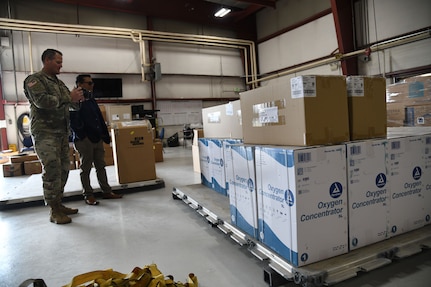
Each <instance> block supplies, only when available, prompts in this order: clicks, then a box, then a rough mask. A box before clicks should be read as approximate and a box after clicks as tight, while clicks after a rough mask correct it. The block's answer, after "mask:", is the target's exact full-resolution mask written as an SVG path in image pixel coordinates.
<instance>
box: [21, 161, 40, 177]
mask: <svg viewBox="0 0 431 287" xmlns="http://www.w3.org/2000/svg"><path fill="white" fill-rule="evenodd" d="M38 173H42V164H41V162H40V161H39V160H32V161H25V162H24V174H26V175H31V174H38Z"/></svg>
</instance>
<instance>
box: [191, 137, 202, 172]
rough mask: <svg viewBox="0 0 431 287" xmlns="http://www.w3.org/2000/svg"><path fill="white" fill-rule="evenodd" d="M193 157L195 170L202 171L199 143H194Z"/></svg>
mask: <svg viewBox="0 0 431 287" xmlns="http://www.w3.org/2000/svg"><path fill="white" fill-rule="evenodd" d="M198 143H199V142H198ZM192 158H193V171H194V172H197V173H200V172H201V164H200V160H199V145H192Z"/></svg>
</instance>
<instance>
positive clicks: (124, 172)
mask: <svg viewBox="0 0 431 287" xmlns="http://www.w3.org/2000/svg"><path fill="white" fill-rule="evenodd" d="M111 134H112V139H113V140H112V149H113V153H114V165H115V170H116V176H117V181H118V183H120V184H123V183H132V182H139V181H145V180H153V179H156V167H155V158H154V150H153V137H152V132H151V125H150V124H149V123H148V122H147V121H130V122H120V123H118V124H117V125H116V127H115V128H113V129H111Z"/></svg>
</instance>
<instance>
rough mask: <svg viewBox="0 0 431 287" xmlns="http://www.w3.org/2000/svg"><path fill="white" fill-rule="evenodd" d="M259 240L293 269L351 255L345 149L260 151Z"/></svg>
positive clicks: (258, 184)
mask: <svg viewBox="0 0 431 287" xmlns="http://www.w3.org/2000/svg"><path fill="white" fill-rule="evenodd" d="M256 183H257V186H258V188H257V189H258V218H259V236H260V238H259V239H260V240H261V241H262V242H264V243H265V244H266V245H267V246H269V247H270V248H271V249H273V250H274V251H276V252H277V253H278V254H279V255H281V256H282V257H283V258H284V259H286V260H288V261H289V262H290V263H291V264H292V265H293V266H304V265H307V264H310V263H313V262H317V261H321V260H324V259H327V258H330V257H334V256H337V255H340V254H343V253H347V251H348V234H347V233H348V221H347V216H348V211H347V182H346V148H345V145H332V146H315V147H271V146H256Z"/></svg>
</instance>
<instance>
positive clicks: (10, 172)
mask: <svg viewBox="0 0 431 287" xmlns="http://www.w3.org/2000/svg"><path fill="white" fill-rule="evenodd" d="M20 175H23V163H22V162H17V163H5V164H3V176H4V177H13V176H20Z"/></svg>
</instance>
